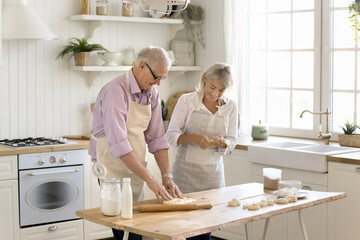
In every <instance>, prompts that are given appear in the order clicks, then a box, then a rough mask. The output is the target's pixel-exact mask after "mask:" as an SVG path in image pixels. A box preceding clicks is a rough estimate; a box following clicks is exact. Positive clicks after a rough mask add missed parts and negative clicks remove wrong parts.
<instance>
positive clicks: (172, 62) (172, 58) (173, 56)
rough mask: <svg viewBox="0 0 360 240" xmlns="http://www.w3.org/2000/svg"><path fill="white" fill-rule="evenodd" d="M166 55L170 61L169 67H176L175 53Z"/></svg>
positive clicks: (168, 52)
mask: <svg viewBox="0 0 360 240" xmlns="http://www.w3.org/2000/svg"><path fill="white" fill-rule="evenodd" d="M167 54H168V56H169V58H170V61H171V65H176V63H177V60H176V56H175V53H174V52H173V51H171V50H170V51H167Z"/></svg>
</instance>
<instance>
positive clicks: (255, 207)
mask: <svg viewBox="0 0 360 240" xmlns="http://www.w3.org/2000/svg"><path fill="white" fill-rule="evenodd" d="M259 209H260V204H258V203H253V204H252V205H250V206H248V210H252V211H253V210H259Z"/></svg>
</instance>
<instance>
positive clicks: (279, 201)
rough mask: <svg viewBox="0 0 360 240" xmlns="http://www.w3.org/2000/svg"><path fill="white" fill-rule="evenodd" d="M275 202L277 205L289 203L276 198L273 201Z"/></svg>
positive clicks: (283, 199)
mask: <svg viewBox="0 0 360 240" xmlns="http://www.w3.org/2000/svg"><path fill="white" fill-rule="evenodd" d="M275 202H276V203H277V204H287V203H289V200H287V199H286V198H278V199H276V200H275Z"/></svg>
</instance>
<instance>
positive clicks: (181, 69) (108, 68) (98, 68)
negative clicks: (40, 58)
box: [70, 66, 201, 72]
mask: <svg viewBox="0 0 360 240" xmlns="http://www.w3.org/2000/svg"><path fill="white" fill-rule="evenodd" d="M131 68H132V66H70V70H74V71H81V72H126V71H128V70H130V69H131ZM169 71H170V72H188V71H201V67H200V66H171V67H170V69H169Z"/></svg>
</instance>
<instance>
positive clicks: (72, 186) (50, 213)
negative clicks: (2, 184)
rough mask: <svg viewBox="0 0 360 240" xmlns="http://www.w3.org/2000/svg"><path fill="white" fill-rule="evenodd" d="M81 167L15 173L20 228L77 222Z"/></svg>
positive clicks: (81, 192)
mask: <svg viewBox="0 0 360 240" xmlns="http://www.w3.org/2000/svg"><path fill="white" fill-rule="evenodd" d="M83 191H84V190H83V166H82V165H78V166H70V167H57V168H45V169H33V170H24V171H19V192H20V193H19V197H20V201H19V203H20V226H28V225H34V224H42V223H50V222H57V221H63V220H70V219H76V218H79V217H77V216H76V215H75V212H76V211H77V210H81V209H83V208H84V204H83V202H84V200H83V199H84V197H83Z"/></svg>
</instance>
